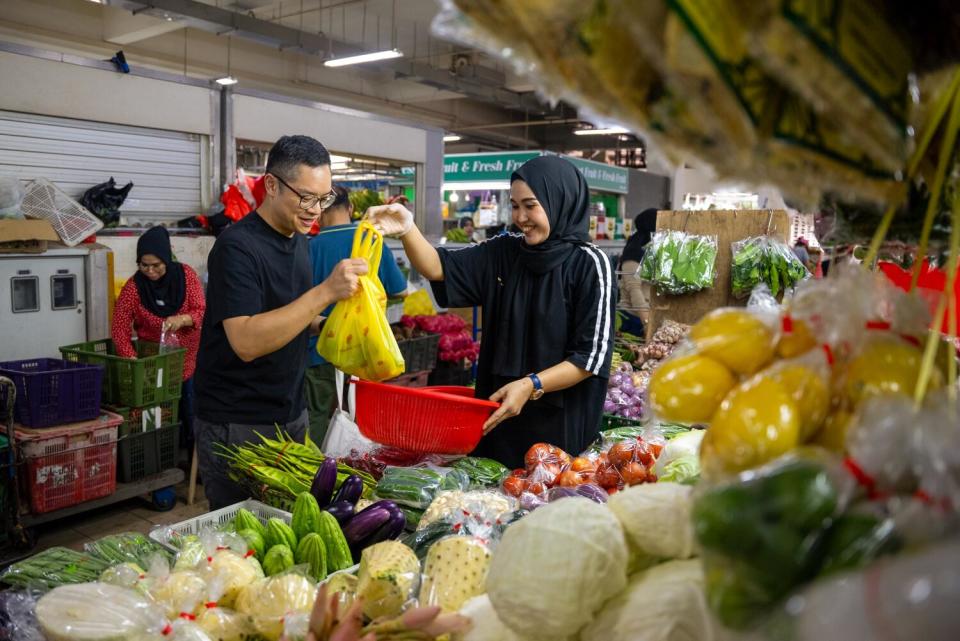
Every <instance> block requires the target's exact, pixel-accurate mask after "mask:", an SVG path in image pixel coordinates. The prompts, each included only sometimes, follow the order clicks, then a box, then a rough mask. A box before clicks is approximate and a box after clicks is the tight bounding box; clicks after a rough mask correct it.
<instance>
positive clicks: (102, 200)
mask: <svg viewBox="0 0 960 641" xmlns="http://www.w3.org/2000/svg"><path fill="white" fill-rule="evenodd" d="M131 189H133V183H132V182H128V183H127V184H126V185H124V186H123V187H117V182H116V181H115V180H114V179H113V176H111V177H110V180H108V181H107V182H104V183H100V184H99V185H94V186H93V187H91V188H90V189H88V190H87V191H85V192H84V193H83V196H82V197H81V198H80V204H81V205H83V206H84V207H86V208H87V209H88V210H89V211H90V212H91V213H92V214H93V215H94V216H96V217H97V218H99V219H100V220H102V221H103V224H104V225H116V224H117V223H119V222H120V213H121V212H120V206H121V205H123V201H125V200H126V199H127V195H128V194H129V193H130V190H131Z"/></svg>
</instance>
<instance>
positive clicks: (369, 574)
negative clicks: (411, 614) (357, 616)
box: [357, 541, 420, 619]
mask: <svg viewBox="0 0 960 641" xmlns="http://www.w3.org/2000/svg"><path fill="white" fill-rule="evenodd" d="M419 578H420V561H419V560H418V559H417V555H416V553H415V552H414V551H413V550H411V549H410V548H408V547H407V546H406V545H404V544H403V543H400V542H399V541H384V542H383V543H377V544H376V545H372V546H370V547H368V548H367V549H365V550H364V551H363V553H362V554H361V556H360V570H359V572H358V579H359V580H358V581H357V596H358V597H361V598H362V599H363V613H364V615H366V616H367V618H370V619H378V618H380V617H395V616H397V615H398V614H400V612H401V611H402V610H403V606H404V604H406V602H407V601H409V600H410V598H411V597H412V596H413V592H414V590H415V589H416V583H417V579H419Z"/></svg>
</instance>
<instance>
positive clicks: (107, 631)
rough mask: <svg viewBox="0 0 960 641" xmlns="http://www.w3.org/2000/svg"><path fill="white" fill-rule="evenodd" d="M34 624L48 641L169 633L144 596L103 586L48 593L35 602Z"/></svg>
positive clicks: (158, 611)
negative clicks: (35, 623) (35, 622)
mask: <svg viewBox="0 0 960 641" xmlns="http://www.w3.org/2000/svg"><path fill="white" fill-rule="evenodd" d="M36 621H37V624H38V626H39V628H40V630H42V632H43V634H44V635H45V637H46V639H47V640H48V641H65V640H68V639H80V638H83V639H92V638H118V639H120V638H122V639H128V638H154V637H155V638H160V636H161V635H162V634H163V631H165V630H169V628H168V625H169V624H168V623H167V622H166V620H165V618H164V616H163V613H162V611H161V609H160V608H159V607H157V606H156V605H155V604H154V603H152V602H151V601H150V600H149V599H147V597H144V596H143V595H141V594H139V593H137V592H135V591H133V590H130V589H128V588H123V587H119V586H115V585H108V584H106V583H81V584H78V585H65V586H61V587H59V588H55V589H54V590H51V591H50V592H48V593H47V594H46V595H44V596H43V597H41V598H40V599H39V600H38V601H37V604H36ZM16 638H18V639H19V638H21V637H19V636H18V637H16Z"/></svg>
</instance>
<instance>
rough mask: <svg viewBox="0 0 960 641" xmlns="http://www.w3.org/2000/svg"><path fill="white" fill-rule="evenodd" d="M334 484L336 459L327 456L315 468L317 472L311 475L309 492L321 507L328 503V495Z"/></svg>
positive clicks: (330, 493)
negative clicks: (311, 480)
mask: <svg viewBox="0 0 960 641" xmlns="http://www.w3.org/2000/svg"><path fill="white" fill-rule="evenodd" d="M336 486H337V459H335V458H333V457H332V456H328V457H327V458H325V459H323V463H321V464H320V467H318V468H317V474H316V476H314V477H313V484H312V485H311V486H310V494H313V498H315V499H317V505H319V506H320V508H321V509H323V508H325V507H327V506H328V505H330V497H331V496H333V488H335V487H336Z"/></svg>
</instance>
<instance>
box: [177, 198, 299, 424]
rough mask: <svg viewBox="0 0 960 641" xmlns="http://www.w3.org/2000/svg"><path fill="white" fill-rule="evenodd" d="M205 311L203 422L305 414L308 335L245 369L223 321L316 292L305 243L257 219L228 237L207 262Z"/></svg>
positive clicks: (199, 384) (199, 389)
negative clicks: (304, 382) (309, 292)
mask: <svg viewBox="0 0 960 641" xmlns="http://www.w3.org/2000/svg"><path fill="white" fill-rule="evenodd" d="M208 270H209V281H208V284H207V311H206V314H205V315H204V318H203V332H202V334H201V337H200V351H199V354H198V355H197V372H196V382H195V385H196V396H197V416H199V417H200V418H202V419H203V420H205V421H209V422H211V423H243V424H251V425H260V424H271V423H281V424H282V423H288V422H290V421H293V420H295V419H296V418H297V417H298V416H300V414H301V413H302V412H303V410H304V409H305V407H306V404H305V402H304V399H303V391H302V388H303V376H304V371H305V370H306V364H307V345H308V340H309V336H308V329H306V328H305V329H304V330H303V331H302V332H301V333H300V334H298V335H297V337H296V338H294V339H293V340H292V341H290V342H289V343H287V345H285V346H284V347H281V348H280V349H279V350H277V351H275V352H273V353H272V354H267V355H266V356H261V357H260V358H258V359H255V360H253V361H251V362H249V363H244V362H243V361H242V360H240V358H239V357H238V356H237V354H236V353H235V352H234V351H233V348H232V347H231V346H230V342H229V341H228V340H227V334H226V331H225V330H224V328H223V321H224V320H226V319H228V318H235V317H237V316H253V315H255V314H261V313H264V312H269V311H272V310H274V309H278V308H280V307H283V306H285V305H288V304H290V303H291V302H293V301H294V300H296V299H297V298H299V297H300V296H302V295H303V294H304V293H306V292H307V290H309V289H310V288H311V287H312V286H313V276H312V274H311V271H310V249H309V245H308V242H307V238H306V237H305V236H303V235H302V234H294V236H293V237H292V238H287V237H286V236H284V235H283V234H280V233H278V232H277V231H276V230H274V229H273V228H272V227H270V225H268V224H267V222H266V221H265V220H263V219H262V218H261V217H260V215H259V214H258V213H257V212H253V213H251V214H249V215H248V216H246V217H245V218H243V219H242V220H241V221H240V222H238V223H236V224H235V225H232V226H231V227H229V228H228V229H227V230H226V231H224V232H223V233H222V234H221V235H220V237H219V238H218V239H217V242H216V243H215V244H214V246H213V249H212V250H211V251H210V257H209V259H208Z"/></svg>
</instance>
